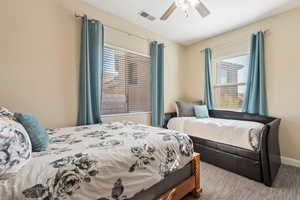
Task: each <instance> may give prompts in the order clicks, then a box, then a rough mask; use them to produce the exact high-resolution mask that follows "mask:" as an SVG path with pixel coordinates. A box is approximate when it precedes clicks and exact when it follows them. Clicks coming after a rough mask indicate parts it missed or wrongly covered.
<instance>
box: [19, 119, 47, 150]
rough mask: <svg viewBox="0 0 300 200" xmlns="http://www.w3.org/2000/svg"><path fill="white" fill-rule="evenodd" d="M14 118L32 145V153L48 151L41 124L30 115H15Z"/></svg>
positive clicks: (45, 136)
mask: <svg viewBox="0 0 300 200" xmlns="http://www.w3.org/2000/svg"><path fill="white" fill-rule="evenodd" d="M15 117H16V119H17V121H18V122H20V123H21V124H22V125H23V126H24V128H25V129H26V131H27V133H28V135H29V137H30V141H31V144H32V151H33V152H40V151H46V150H47V149H48V141H49V138H48V133H47V131H46V130H45V128H44V127H43V126H42V124H41V123H40V122H39V121H38V120H37V119H36V118H35V117H34V116H33V115H30V114H25V113H15Z"/></svg>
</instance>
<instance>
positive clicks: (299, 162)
mask: <svg viewBox="0 0 300 200" xmlns="http://www.w3.org/2000/svg"><path fill="white" fill-rule="evenodd" d="M281 162H282V164H285V165H290V166H293V167H299V168H300V160H296V159H293V158H288V157H283V156H281Z"/></svg>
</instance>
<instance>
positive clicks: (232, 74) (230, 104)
mask: <svg viewBox="0 0 300 200" xmlns="http://www.w3.org/2000/svg"><path fill="white" fill-rule="evenodd" d="M248 66H249V55H242V56H236V57H231V58H227V59H221V60H217V61H216V63H215V81H214V100H215V101H214V102H215V107H216V108H217V109H229V110H241V108H242V105H243V103H244V98H245V91H246V82H247V76H248Z"/></svg>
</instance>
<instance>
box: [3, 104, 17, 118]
mask: <svg viewBox="0 0 300 200" xmlns="http://www.w3.org/2000/svg"><path fill="white" fill-rule="evenodd" d="M2 117H6V118H9V119H13V118H14V114H13V113H12V112H10V111H9V110H8V109H7V108H5V107H2V106H1V107H0V118H2Z"/></svg>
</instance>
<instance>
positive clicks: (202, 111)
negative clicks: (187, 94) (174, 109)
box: [194, 105, 209, 119]
mask: <svg viewBox="0 0 300 200" xmlns="http://www.w3.org/2000/svg"><path fill="white" fill-rule="evenodd" d="M194 110H195V115H196V118H198V119H201V118H209V114H208V109H207V106H206V105H196V106H194Z"/></svg>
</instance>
